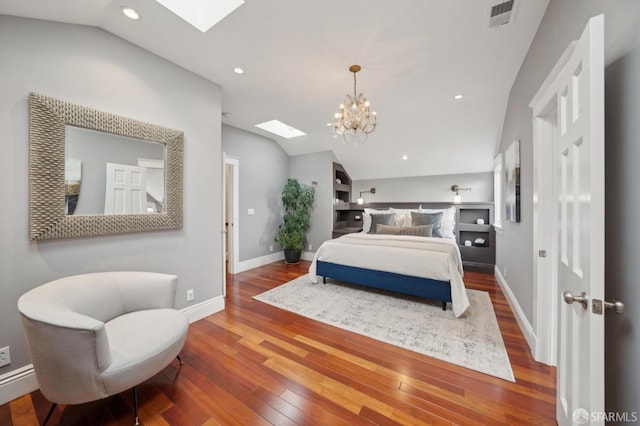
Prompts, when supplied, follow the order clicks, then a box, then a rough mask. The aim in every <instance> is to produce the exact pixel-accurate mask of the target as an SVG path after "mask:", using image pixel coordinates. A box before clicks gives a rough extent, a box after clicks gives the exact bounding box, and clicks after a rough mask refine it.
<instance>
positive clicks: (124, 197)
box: [104, 163, 147, 214]
mask: <svg viewBox="0 0 640 426" xmlns="http://www.w3.org/2000/svg"><path fill="white" fill-rule="evenodd" d="M146 212H147V169H146V168H144V167H138V166H130V165H128V164H115V163H107V184H106V195H105V202H104V214H132V213H133V214H135V213H146Z"/></svg>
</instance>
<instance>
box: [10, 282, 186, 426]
mask: <svg viewBox="0 0 640 426" xmlns="http://www.w3.org/2000/svg"><path fill="white" fill-rule="evenodd" d="M176 286H177V277H176V276H174V275H166V274H159V273H150V272H100V273H93V274H83V275H75V276H70V277H66V278H61V279H58V280H55V281H52V282H49V283H46V284H43V285H41V286H39V287H36V288H34V289H33V290H30V291H29V292H27V293H26V294H24V295H23V296H22V297H20V299H19V300H18V310H19V311H20V314H21V316H22V324H23V326H24V331H25V335H26V338H27V344H28V348H29V354H30V355H31V361H32V363H33V368H34V370H35V374H36V379H37V381H38V384H39V386H40V390H41V391H42V394H43V395H44V396H45V397H46V398H47V399H48V400H49V401H51V402H53V406H52V407H51V410H50V411H49V414H48V415H47V418H46V420H45V422H44V424H46V423H47V421H48V420H49V418H50V417H51V414H52V413H53V410H54V409H55V407H56V405H57V404H65V405H67V404H80V403H84V402H89V401H95V400H98V399H102V398H106V397H108V396H111V395H114V394H117V393H120V392H123V391H125V390H127V389H131V388H132V389H133V397H134V422H135V424H139V422H138V402H137V393H136V385H138V384H140V383H142V382H144V381H145V380H147V379H149V378H151V377H152V376H154V375H156V374H157V373H158V372H160V371H161V370H162V369H164V368H165V367H166V366H167V365H169V364H170V363H171V361H172V360H173V359H174V358H176V357H178V360H179V361H180V363H182V361H181V360H180V358H179V355H178V354H179V352H180V350H181V349H182V347H183V345H184V342H185V339H186V336H187V330H188V325H189V324H188V320H187V318H186V316H185V315H184V314H183V313H182V312H180V311H178V310H176V309H174V304H175V294H176Z"/></svg>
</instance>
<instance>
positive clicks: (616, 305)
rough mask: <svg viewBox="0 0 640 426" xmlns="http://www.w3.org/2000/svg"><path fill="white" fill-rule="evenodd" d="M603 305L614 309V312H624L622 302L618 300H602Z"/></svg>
mask: <svg viewBox="0 0 640 426" xmlns="http://www.w3.org/2000/svg"><path fill="white" fill-rule="evenodd" d="M604 307H605V308H609V309H614V310H615V311H616V314H621V313H623V312H624V303H622V302H621V301H619V300H616V299H613V302H607V301H606V300H605V301H604Z"/></svg>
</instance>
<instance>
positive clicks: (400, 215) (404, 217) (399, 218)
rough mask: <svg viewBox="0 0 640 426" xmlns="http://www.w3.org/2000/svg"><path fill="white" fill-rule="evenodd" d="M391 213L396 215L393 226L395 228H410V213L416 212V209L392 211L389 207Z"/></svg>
mask: <svg viewBox="0 0 640 426" xmlns="http://www.w3.org/2000/svg"><path fill="white" fill-rule="evenodd" d="M389 211H390V212H391V213H395V214H396V218H395V225H396V226H403V227H404V226H411V212H418V211H419V210H417V209H394V208H393V207H389Z"/></svg>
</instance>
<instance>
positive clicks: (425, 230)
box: [377, 224, 433, 237]
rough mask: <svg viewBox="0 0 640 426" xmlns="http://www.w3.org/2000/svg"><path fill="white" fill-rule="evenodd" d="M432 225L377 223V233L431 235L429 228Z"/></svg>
mask: <svg viewBox="0 0 640 426" xmlns="http://www.w3.org/2000/svg"><path fill="white" fill-rule="evenodd" d="M432 228H433V225H419V226H390V225H382V224H378V228H377V233H378V234H390V235H412V236H415V237H431V229H432Z"/></svg>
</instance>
